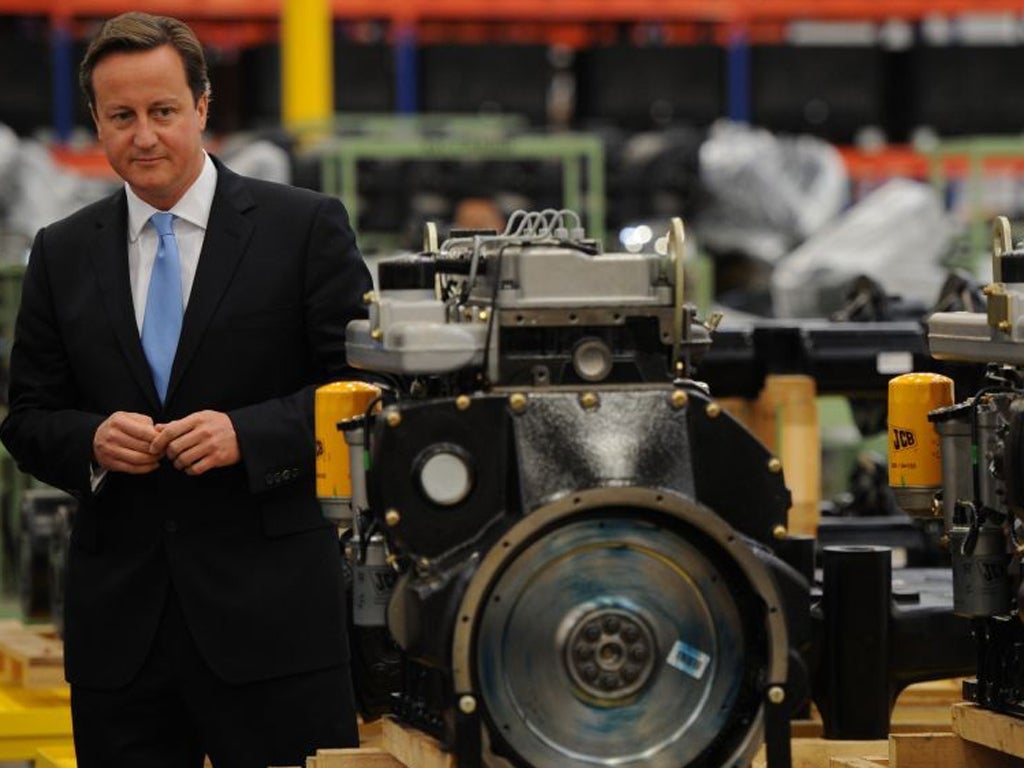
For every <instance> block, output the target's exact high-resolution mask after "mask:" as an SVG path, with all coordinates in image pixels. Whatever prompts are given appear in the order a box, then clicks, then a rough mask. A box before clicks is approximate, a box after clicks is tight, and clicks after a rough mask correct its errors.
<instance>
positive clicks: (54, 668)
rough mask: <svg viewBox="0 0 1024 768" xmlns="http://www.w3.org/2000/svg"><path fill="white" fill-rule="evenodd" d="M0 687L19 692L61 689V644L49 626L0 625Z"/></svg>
mask: <svg viewBox="0 0 1024 768" xmlns="http://www.w3.org/2000/svg"><path fill="white" fill-rule="evenodd" d="M0 683H2V684H3V685H8V686H20V687H22V688H56V687H59V686H63V685H65V682H64V644H63V643H62V642H61V641H60V640H59V639H57V637H56V636H55V635H54V634H53V628H52V627H51V626H49V625H47V626H40V627H31V626H29V627H26V626H24V625H22V624H21V622H17V621H5V622H0Z"/></svg>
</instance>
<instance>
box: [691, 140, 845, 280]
mask: <svg viewBox="0 0 1024 768" xmlns="http://www.w3.org/2000/svg"><path fill="white" fill-rule="evenodd" d="M699 158H700V178H701V183H702V185H703V187H704V190H705V191H706V193H707V194H708V196H709V197H710V201H709V203H708V204H707V205H706V206H705V207H704V208H703V209H702V211H701V213H700V216H699V217H698V221H697V234H698V237H699V239H700V241H701V243H702V244H703V245H704V246H706V247H707V248H709V249H711V250H712V251H718V252H723V251H737V252H740V253H744V254H746V255H748V256H752V257H754V258H759V259H763V260H765V261H768V262H774V261H776V260H778V259H779V258H781V257H782V256H783V255H785V254H786V253H789V251H791V250H792V249H793V248H794V247H795V246H796V245H797V244H799V243H801V242H803V241H804V240H805V239H807V238H808V237H810V236H811V235H813V234H814V233H815V232H817V231H818V230H820V229H821V227H822V226H824V225H825V224H826V223H828V222H829V221H831V220H832V219H833V218H835V216H836V215H838V213H839V212H840V211H842V210H843V208H844V207H845V205H846V204H847V201H848V196H849V182H848V178H847V174H846V166H845V165H844V164H843V159H842V157H841V156H840V154H839V152H838V151H837V150H836V148H835V147H833V146H832V145H831V144H829V143H827V142H825V141H822V140H821V139H817V138H814V137H812V136H794V137H782V136H775V135H773V134H771V133H769V132H768V131H766V130H763V129H759V128H751V127H749V126H746V125H743V124H740V123H731V122H724V121H723V122H718V123H716V124H715V125H714V126H713V127H712V129H711V132H710V134H709V136H708V139H707V141H705V142H704V144H702V145H701V148H700V154H699Z"/></svg>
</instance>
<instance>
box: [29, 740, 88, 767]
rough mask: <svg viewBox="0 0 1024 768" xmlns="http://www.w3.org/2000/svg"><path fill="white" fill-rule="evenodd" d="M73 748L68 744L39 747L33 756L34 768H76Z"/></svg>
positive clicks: (76, 763)
mask: <svg viewBox="0 0 1024 768" xmlns="http://www.w3.org/2000/svg"><path fill="white" fill-rule="evenodd" d="M77 765H78V761H77V760H76V759H75V747H74V746H73V745H72V744H71V743H70V742H69V743H68V744H61V745H54V746H47V747H40V748H39V749H38V750H37V751H36V754H35V768H76V767H77Z"/></svg>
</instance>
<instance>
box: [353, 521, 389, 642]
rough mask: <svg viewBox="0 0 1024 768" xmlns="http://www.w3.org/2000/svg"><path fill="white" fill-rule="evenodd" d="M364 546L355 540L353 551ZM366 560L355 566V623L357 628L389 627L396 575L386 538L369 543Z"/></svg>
mask: <svg viewBox="0 0 1024 768" xmlns="http://www.w3.org/2000/svg"><path fill="white" fill-rule="evenodd" d="M360 544H361V542H360V541H359V540H358V539H353V540H352V547H353V549H358V548H359V547H360ZM365 554H366V556H365V558H359V557H355V558H353V560H354V561H355V562H354V563H353V566H352V621H353V623H354V624H355V625H356V626H357V627H383V626H386V625H387V610H388V601H389V600H390V599H391V591H392V588H393V587H394V585H395V571H394V570H393V569H392V568H391V566H390V565H388V562H387V551H386V549H385V547H384V537H383V536H381V535H380V534H379V533H378V534H374V535H373V536H371V537H370V540H369V541H368V542H367V543H366V550H365Z"/></svg>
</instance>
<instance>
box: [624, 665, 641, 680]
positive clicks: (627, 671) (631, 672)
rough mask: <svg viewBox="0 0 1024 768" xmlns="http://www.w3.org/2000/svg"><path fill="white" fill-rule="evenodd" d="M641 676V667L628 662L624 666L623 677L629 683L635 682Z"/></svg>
mask: <svg viewBox="0 0 1024 768" xmlns="http://www.w3.org/2000/svg"><path fill="white" fill-rule="evenodd" d="M638 677H640V668H639V667H637V666H636V665H634V664H627V665H626V666H624V667H623V668H622V679H623V680H625V681H626V682H627V683H635V682H636V680H637V678H638Z"/></svg>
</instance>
